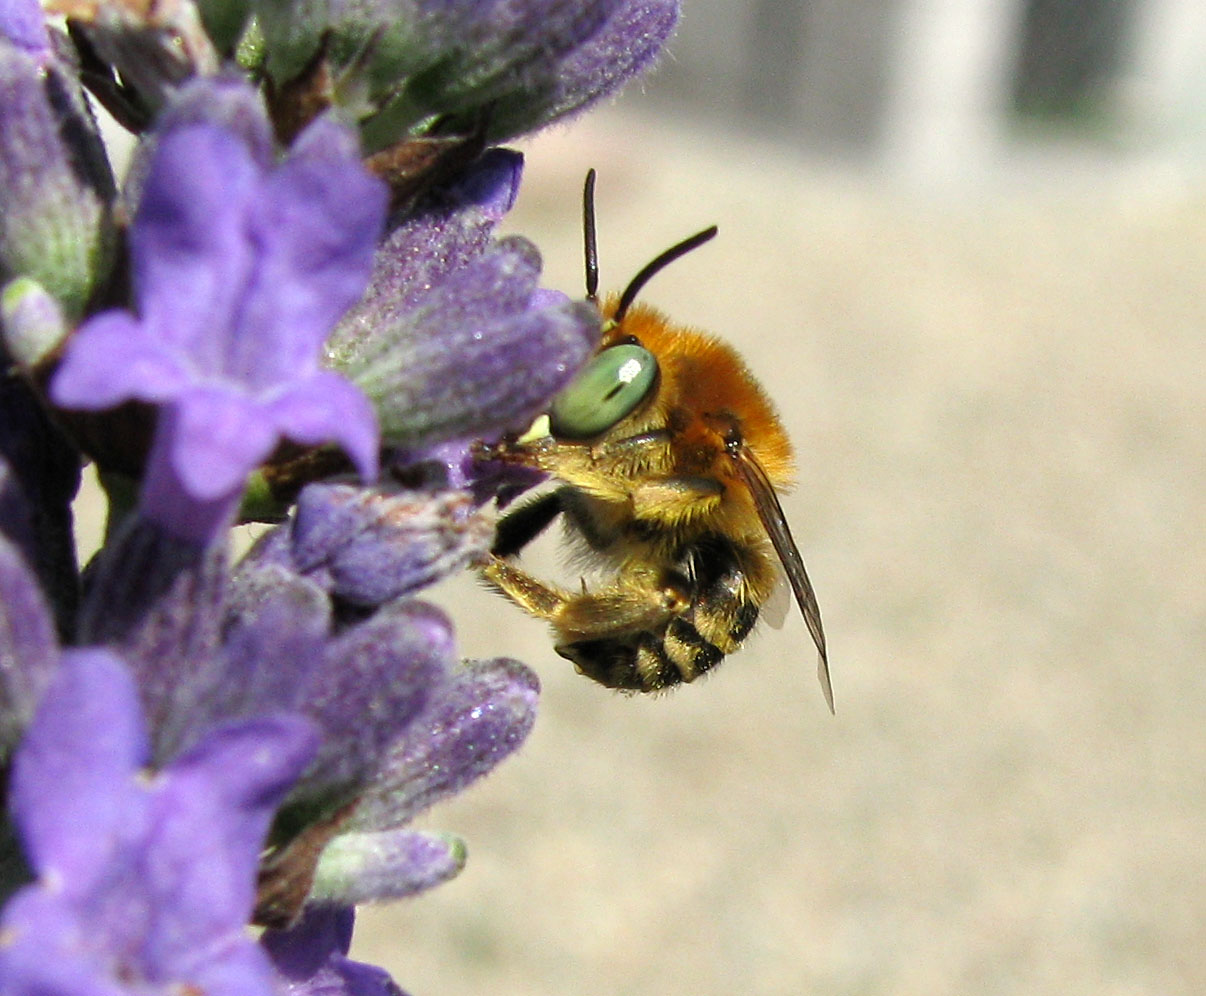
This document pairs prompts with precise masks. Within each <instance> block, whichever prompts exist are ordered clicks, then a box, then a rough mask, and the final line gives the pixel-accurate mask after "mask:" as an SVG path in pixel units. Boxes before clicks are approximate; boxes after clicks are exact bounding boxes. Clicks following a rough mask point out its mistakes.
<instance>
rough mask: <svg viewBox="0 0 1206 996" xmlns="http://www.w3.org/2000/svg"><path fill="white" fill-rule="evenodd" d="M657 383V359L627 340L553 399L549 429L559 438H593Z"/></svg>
mask: <svg viewBox="0 0 1206 996" xmlns="http://www.w3.org/2000/svg"><path fill="white" fill-rule="evenodd" d="M656 383H657V359H656V358H655V357H654V355H653V354H652V353H651V352H649V350H647V349H645V348H644V347H642V346H636V345H633V344H631V343H625V344H624V345H620V346H612V347H611V348H610V349H605V350H603V352H601V353H599V354H598V355H597V356H596V357H595V358H594V359H593V360H591V361H590V362H589V363H588V364H587V365H586V368H585V369H584V370H583V371H582V372H581V373H580V374H578V377H577V379H575V380H574V382H573V383H572V384H570V386H569V387H567V388H566V389H565V390H564V391H562V392H561V393H560V394H558V395H557V397H555V398H554V399H553V404H552V406H551V407H550V408H549V431H550V432H551V434H552V435H553V436H555V437H557V438H558V439H590V438H591V437H593V436H598V435H601V434H602V433H604V432H606V431H607V430H608V429H610V428H611V427H612V426H613V425H615V424H616V423H617V422H619V421H620V419H622V418H624V416H625V415H629V414H631V413H632V412H633V411H634V410H635V409H636V407H637V405H639V404H640V403H641V402H642V401H644V400H645V398H646V397H647V396H648V394H649V392H650V391H651V390H652V389H653V386H654V384H656Z"/></svg>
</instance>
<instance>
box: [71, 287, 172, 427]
mask: <svg viewBox="0 0 1206 996" xmlns="http://www.w3.org/2000/svg"><path fill="white" fill-rule="evenodd" d="M186 383H187V379H186V376H185V372H184V371H183V370H182V369H181V367H180V365H179V362H178V359H177V356H176V355H175V354H174V353H173V352H172V351H171V350H170V349H169V348H167V344H166V343H164V342H162V341H160V340H158V339H155V338H152V337H151V336H149V335H147V334H146V333H145V332H144V330H143V327H142V326H141V325H140V324H139V323H138V321H137V320H136V319H135V318H134V316H133V315H131V314H129V313H128V312H125V311H106V312H103V313H102V314H99V315H97V316H95V317H94V318H91V319H89V321H88V322H87V324H86V325H85V326H84V328H83V329H82V330H81V331H80V332H79V333H77V334H76V335H75V336H73V337H72V338H71V340H70V348H69V349H68V350H67V353H66V355H65V356H64V358H63V362H62V363H60V364H59V367H58V369H57V370H56V371H55V375H54V378H53V380H51V382H50V397H51V400H52V401H54V403H55V404H56V405H59V406H61V407H63V408H70V409H88V410H94V409H102V408H113V407H115V406H117V405H119V404H121V403H122V402H123V401H128V400H131V399H138V400H140V401H148V402H151V403H155V402H158V401H163V400H164V399H166V398H170V397H172V395H174V394H175V393H176V392H177V391H179V390H180V389H181V388H182V387H183V386H184V385H185V384H186Z"/></svg>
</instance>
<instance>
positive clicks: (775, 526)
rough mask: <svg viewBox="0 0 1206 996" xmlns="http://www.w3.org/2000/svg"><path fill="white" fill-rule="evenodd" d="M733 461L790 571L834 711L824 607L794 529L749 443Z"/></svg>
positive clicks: (737, 450) (736, 451)
mask: <svg viewBox="0 0 1206 996" xmlns="http://www.w3.org/2000/svg"><path fill="white" fill-rule="evenodd" d="M732 453H733V460H734V463H735V464H736V466H737V470H738V472H739V473H740V474H741V479H742V480H743V481H744V482H745V485H746V487H748V488H749V489H750V494H751V495H752V496H753V498H754V507H755V508H756V509H757V510H758V518H759V519H761V520H762V527H763V528H764V529H765V530H766V533H767V535H768V536H770V540H771V543H772V544H773V545H774V547H775V552H776V553H777V554H778V555H779V561H780V562H781V563H782V564H783V570H784V571H786V572H787V580H788V581H789V582H790V583H791V590H792V591H793V592H794V593H795V596H796V604H797V605H799V606H800V612H801V613H802V614H803V616H804V622H805V624H806V625H807V626H808V632H809V633H811V634H812V642H813V643H815V644H816V645H817V651H818V652H819V653H820V655H821V659H820V661H819V662H818V664H817V678H819V679H820V682H821V691H822V692H824V693H825V702H826V704H827V705H828V706H829V711H830V712H833V711H834V710H833V686H832V685H831V684H830V682H829V655H828V653H827V652H826V650H825V630H824V628H823V627H822V626H821V609H820V607H819V606H818V605H817V597H816V595H815V594H814V593H813V590H812V582H811V581H809V580H808V572H807V571H805V570H804V558H803V557H801V556H800V551H799V550H798V549H796V542H795V540H793V539H792V538H791V530H790V529H788V528H787V518H786V517H785V516H784V515H783V506H782V505H780V504H779V497H778V495H776V494H775V488H774V485H772V484H771V482H770V478H769V477H767V476H766V471H765V470H763V469H762V464H760V463H759V462H758V459H757V457H755V456H754V454H753V453H751V452H750V450H749V448H748V447H746V446H738V447H736V448H735V449H734V450H733V451H732Z"/></svg>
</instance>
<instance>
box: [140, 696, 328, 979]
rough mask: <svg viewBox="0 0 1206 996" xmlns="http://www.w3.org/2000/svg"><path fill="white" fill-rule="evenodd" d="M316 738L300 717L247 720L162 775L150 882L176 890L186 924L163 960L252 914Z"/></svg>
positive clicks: (184, 955)
mask: <svg viewBox="0 0 1206 996" xmlns="http://www.w3.org/2000/svg"><path fill="white" fill-rule="evenodd" d="M317 745H318V735H317V732H316V730H315V729H314V728H313V726H312V725H311V724H310V723H308V722H307V721H305V720H303V719H302V718H301V717H298V716H277V717H265V718H262V719H256V720H246V721H241V722H238V723H235V724H229V725H227V726H225V727H222V728H219V729H217V730H215V731H213V732H212V733H211V734H210V735H209V736H208V737H206V738H205V740H204V741H202V742H201V743H199V744H197V746H195V747H193V748H192V749H190V750H189V751H187V752H186V753H185V754H183V755H182V756H181V757H179V758H177V760H175V761H174V762H173V763H172V764H171V766H170V767H169V768H168V769H166V770H165V771H164V772H163V773H162V774H161V775H160V783H159V785H158V786H157V795H158V799H157V810H158V813H159V819H158V822H157V825H156V828H155V834H154V838H153V840H152V841H151V842H150V844H149V846H151V847H154V849H155V851H156V862H155V866H154V868H155V875H156V878H155V880H154V881H153V882H151V883H148V884H149V886H150V887H152V888H153V889H154V890H155V891H156V892H157V893H159V894H160V895H161V896H163V897H164V898H168V897H170V902H171V905H172V907H173V908H174V910H175V913H176V916H178V917H179V918H180V919H181V920H182V921H183V922H185V923H187V924H188V930H187V931H185V932H180V933H178V934H175V935H169V936H163V937H161V938H160V943H161V945H162V947H161V949H160V951H159V952H158V953H157V957H159V958H160V959H163V960H164V961H166V962H170V963H174V964H181V963H185V964H187V962H188V959H189V957H190V955H194V956H195V955H201V956H203V957H204V956H205V954H206V953H205V952H204V951H197V950H196V946H197V943H198V941H199V940H207V939H210V938H215V937H221V936H223V935H224V934H225V933H226V932H227V931H228V930H230V928H231V925H232V924H239V923H243V922H245V921H246V919H247V917H248V916H249V915H250V913H251V909H252V906H253V905H254V900H255V874H254V869H255V867H256V865H257V863H258V858H259V854H260V851H261V850H262V848H263V846H264V840H265V837H266V836H267V833H268V826H269V823H270V822H271V820H272V816H273V814H274V813H275V812H276V809H277V807H278V806H279V805H280V803H281V801H282V800H283V799H284V797H285V794H286V793H287V792H288V791H289V789H290V788H291V787H292V785H293V783H294V781H295V780H296V779H297V776H298V775H299V774H300V773H301V771H302V769H303V768H304V767H305V766H306V764H307V763H308V762H309V761H310V759H311V758H312V757H313V755H314V752H315V749H316V747H317ZM200 827H204V828H205V832H204V833H198V828H200Z"/></svg>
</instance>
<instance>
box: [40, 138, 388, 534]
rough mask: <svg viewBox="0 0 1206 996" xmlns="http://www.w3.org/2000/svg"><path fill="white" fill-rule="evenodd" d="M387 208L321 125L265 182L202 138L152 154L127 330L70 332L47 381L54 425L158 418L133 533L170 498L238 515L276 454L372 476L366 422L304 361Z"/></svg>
mask: <svg viewBox="0 0 1206 996" xmlns="http://www.w3.org/2000/svg"><path fill="white" fill-rule="evenodd" d="M385 201H386V192H385V188H384V186H383V185H382V184H381V183H380V182H379V181H377V180H376V179H374V178H373V177H371V176H370V175H369V174H368V173H367V172H366V171H365V170H364V169H363V167H362V166H361V165H360V162H359V160H358V156H357V149H356V145H355V141H354V139H353V138H352V137H351V136H350V135H349V133H348V132H346V131H345V130H344V129H343V128H341V127H339V126H337V125H336V124H334V123H333V122H330V121H327V120H325V119H324V120H319V121H317V122H315V124H313V125H311V126H310V128H309V129H307V131H306V132H305V133H303V135H302V136H301V137H300V138H299V139H298V141H297V143H296V144H295V145H294V148H293V152H292V155H291V156H290V157H289V158H288V159H287V160H285V161H284V162H283V163H282V164H281V165H279V166H277V167H275V168H270V164H268V163H265V162H262V161H257V159H256V158H255V157H254V155H253V152H252V150H251V149H250V148H249V147H248V145H247V144H246V143H245V142H244V141H243V139H242V138H241V137H240V135H239V134H237V133H233V132H231V131H229V130H227V129H224V128H222V127H219V126H217V125H211V124H196V123H182V124H179V125H178V126H176V127H171V128H169V129H168V130H167V132H166V133H165V134H163V135H162V136H161V137H160V139H159V144H158V148H157V150H156V153H155V157H154V159H153V160H152V162H151V165H150V171H149V174H148V176H147V179H146V183H145V186H144V188H143V191H142V199H141V201H140V203H139V206H138V211H137V214H136V215H135V218H134V222H133V226H132V229H131V232H130V247H131V248H130V252H131V258H132V262H133V271H134V283H135V297H136V299H137V304H138V314H137V315H135V314H132V313H130V312H126V311H109V312H105V313H102V314H100V315H98V316H96V317H94V318H92V319H90V320H89V321H87V322H85V323H84V325H83V326H82V327H81V328H80V330H79V332H78V333H77V334H76V336H75V337H74V338H73V339H72V341H71V342H70V344H69V346H68V350H67V355H66V357H65V358H64V361H63V364H62V366H61V367H60V368H59V370H58V372H57V374H56V375H55V378H54V380H53V381H52V382H51V397H52V400H54V402H55V403H56V404H58V405H60V406H62V407H64V408H70V409H83V410H89V411H96V410H102V409H107V408H111V407H114V406H116V405H119V404H121V403H122V402H125V401H130V400H138V401H143V402H147V403H151V404H157V405H161V406H164V411H163V413H162V414H161V417H160V420H159V426H158V429H157V433H158V435H157V438H156V441H155V443H154V445H153V448H152V457H151V460H150V461H149V463H148V468H147V479H146V481H145V486H144V492H143V511H144V513H145V514H146V515H147V517H148V518H150V519H152V520H153V521H157V522H160V523H161V524H163V525H165V526H168V527H169V528H170V527H172V526H173V525H175V524H176V523H177V522H178V513H179V510H178V508H177V507H176V506H177V504H178V499H179V498H181V497H183V498H185V499H187V500H191V501H193V502H231V501H233V500H235V499H237V496H238V494H239V492H240V491H241V489H242V487H243V483H244V480H245V479H246V477H247V475H248V473H250V472H251V471H252V470H253V469H254V468H255V467H257V466H258V465H259V464H260V463H261V462H263V461H264V460H265V459H266V458H267V457H268V456H269V455H270V454H271V453H272V451H273V450H274V449H275V448H276V446H277V445H278V443H279V441H280V440H281V438H282V437H283V438H286V439H290V440H293V441H294V442H297V443H299V444H302V445H317V444H320V443H325V442H332V441H333V442H336V443H338V444H339V445H341V446H342V447H343V448H344V450H345V451H346V452H347V453H348V455H349V456H350V457H351V459H352V460H353V462H354V463H355V464H356V467H357V469H358V470H359V471H360V472H361V474H362V475H363V476H364V477H366V478H373V477H375V475H376V472H377V428H376V420H375V417H374V415H373V411H372V407H371V405H370V404H369V402H368V399H367V398H365V397H364V395H363V394H361V393H360V391H358V390H357V389H356V388H354V387H353V386H352V385H351V384H350V383H348V382H347V381H346V380H344V379H343V378H342V377H340V376H338V375H336V374H334V373H332V372H330V371H328V370H325V369H323V368H322V367H321V366H320V364H319V360H320V356H321V348H322V343H323V340H324V339H325V338H326V337H327V334H328V333H329V332H330V330H331V328H332V327H333V326H334V324H335V322H336V321H337V320H338V318H339V317H340V315H342V314H343V312H344V311H345V310H347V308H348V307H349V306H350V305H351V304H352V303H353V302H354V301H356V300H357V298H359V297H360V295H361V293H362V292H363V290H364V287H365V284H366V283H367V281H368V276H369V272H370V268H371V265H372V257H373V250H374V247H375V244H376V240H377V237H378V236H379V235H380V232H381V227H382V223H383V219H384V213H385Z"/></svg>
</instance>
